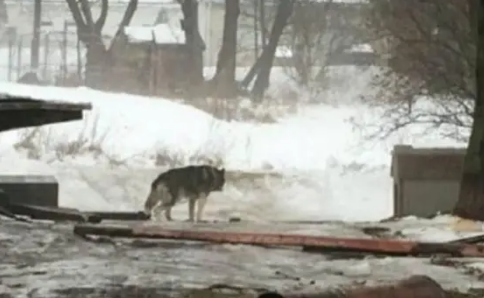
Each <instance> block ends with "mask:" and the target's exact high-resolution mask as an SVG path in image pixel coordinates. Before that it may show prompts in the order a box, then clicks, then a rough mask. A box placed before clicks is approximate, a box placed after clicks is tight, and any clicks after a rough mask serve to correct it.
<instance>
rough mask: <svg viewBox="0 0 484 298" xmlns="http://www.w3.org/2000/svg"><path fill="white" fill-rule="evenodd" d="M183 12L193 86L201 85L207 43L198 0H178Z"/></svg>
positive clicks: (182, 21)
mask: <svg viewBox="0 0 484 298" xmlns="http://www.w3.org/2000/svg"><path fill="white" fill-rule="evenodd" d="M178 2H179V3H180V5H181V8H182V12H183V20H181V27H182V29H183V31H184V32H185V43H186V45H187V47H188V49H189V53H190V60H191V63H190V64H191V65H192V69H190V81H191V84H192V86H200V85H201V84H202V82H203V81H204V79H203V51H204V49H205V44H204V42H203V39H202V36H201V35H200V31H199V28H198V0H178Z"/></svg>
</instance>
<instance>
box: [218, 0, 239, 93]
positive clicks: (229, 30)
mask: <svg viewBox="0 0 484 298" xmlns="http://www.w3.org/2000/svg"><path fill="white" fill-rule="evenodd" d="M239 14H240V7H239V0H225V17H224V30H223V38H222V46H221V48H220V51H219V54H218V60H217V70H216V73H215V76H214V77H213V79H212V84H213V85H214V87H215V90H214V91H217V94H218V95H220V96H222V97H234V96H236V93H237V88H236V81H235V69H236V64H237V63H236V62H237V61H236V55H237V24H238V18H239Z"/></svg>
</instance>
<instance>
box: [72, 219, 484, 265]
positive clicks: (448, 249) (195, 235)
mask: <svg viewBox="0 0 484 298" xmlns="http://www.w3.org/2000/svg"><path fill="white" fill-rule="evenodd" d="M74 233H76V234H78V235H82V236H89V235H96V236H109V237H124V238H150V239H171V240H192V241H208V242H212V243H229V244H247V245H260V246H302V247H305V248H308V247H309V248H312V250H313V251H314V250H318V251H321V252H364V253H372V254H383V255H401V256H405V255H411V256H419V255H432V254H449V255H451V256H454V257H484V246H479V245H469V244H454V243H421V242H414V241H402V240H386V239H357V238H337V237H325V236H309V235H296V234H271V233H246V232H224V231H190V230H170V229H164V228H163V227H161V226H133V227H126V226H102V225H90V224H80V225H76V226H75V227H74Z"/></svg>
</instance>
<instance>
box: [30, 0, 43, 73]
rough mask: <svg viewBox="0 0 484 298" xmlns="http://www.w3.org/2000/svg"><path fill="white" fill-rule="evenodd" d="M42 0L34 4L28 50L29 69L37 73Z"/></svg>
mask: <svg viewBox="0 0 484 298" xmlns="http://www.w3.org/2000/svg"><path fill="white" fill-rule="evenodd" d="M41 2H42V0H35V2H34V25H33V36H32V45H31V48H30V67H31V69H32V70H33V71H37V69H38V67H39V48H40V20H41V16H42V3H41Z"/></svg>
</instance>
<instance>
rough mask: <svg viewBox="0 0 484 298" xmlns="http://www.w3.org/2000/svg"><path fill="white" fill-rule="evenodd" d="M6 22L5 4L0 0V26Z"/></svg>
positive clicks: (3, 0)
mask: <svg viewBox="0 0 484 298" xmlns="http://www.w3.org/2000/svg"><path fill="white" fill-rule="evenodd" d="M6 23H8V12H7V4H6V3H5V0H0V26H2V27H3V25H5V24H6Z"/></svg>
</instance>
